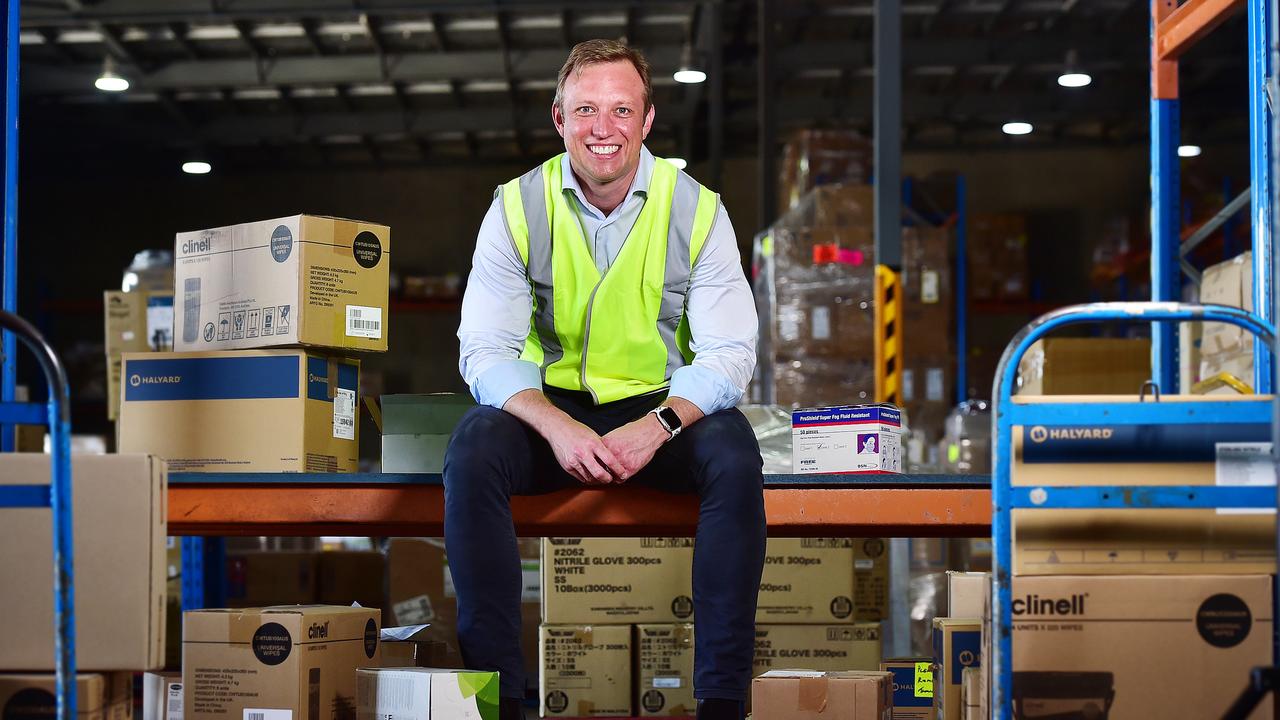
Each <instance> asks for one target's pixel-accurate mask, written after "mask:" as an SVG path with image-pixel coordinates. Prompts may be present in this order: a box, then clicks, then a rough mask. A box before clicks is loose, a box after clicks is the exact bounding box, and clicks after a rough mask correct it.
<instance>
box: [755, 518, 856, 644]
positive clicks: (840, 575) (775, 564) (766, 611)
mask: <svg viewBox="0 0 1280 720" xmlns="http://www.w3.org/2000/svg"><path fill="white" fill-rule="evenodd" d="M854 542H855V541H854V540H851V539H849V538H770V539H769V541H768V544H767V545H766V547H765V557H764V572H763V574H762V575H761V577H760V592H759V594H758V595H757V599H756V622H766V623H834V622H853V620H854V607H853V575H854V565H853V543H854Z"/></svg>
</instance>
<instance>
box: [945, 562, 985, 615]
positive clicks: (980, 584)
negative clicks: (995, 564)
mask: <svg viewBox="0 0 1280 720" xmlns="http://www.w3.org/2000/svg"><path fill="white" fill-rule="evenodd" d="M990 584H991V573H985V572H958V571H956V570H948V571H947V614H948V615H950V616H951V617H955V618H980V617H982V599H983V597H984V596H985V595H986V593H987V586H988V585H990Z"/></svg>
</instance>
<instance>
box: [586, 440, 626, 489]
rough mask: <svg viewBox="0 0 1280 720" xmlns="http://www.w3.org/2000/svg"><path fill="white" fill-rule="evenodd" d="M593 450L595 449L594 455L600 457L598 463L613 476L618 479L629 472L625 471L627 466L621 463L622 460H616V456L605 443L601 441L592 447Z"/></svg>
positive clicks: (623, 477)
mask: <svg viewBox="0 0 1280 720" xmlns="http://www.w3.org/2000/svg"><path fill="white" fill-rule="evenodd" d="M593 450H594V451H595V455H596V457H597V458H599V459H600V463H601V464H603V465H604V466H605V467H607V468H609V471H610V472H611V473H612V474H613V477H614V478H617V479H618V480H619V481H622V480H626V479H627V477H628V476H629V475H630V473H628V472H627V466H626V465H623V464H622V462H621V461H619V460H618V457H617V456H616V455H614V454H613V452H612V451H611V450H609V447H608V446H607V445H606V444H605V443H603V442H601V443H600V444H599V445H597V446H596V447H595V448H593Z"/></svg>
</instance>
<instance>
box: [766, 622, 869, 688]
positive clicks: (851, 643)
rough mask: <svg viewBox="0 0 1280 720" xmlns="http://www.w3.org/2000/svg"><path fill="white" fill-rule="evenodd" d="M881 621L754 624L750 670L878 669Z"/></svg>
mask: <svg viewBox="0 0 1280 720" xmlns="http://www.w3.org/2000/svg"><path fill="white" fill-rule="evenodd" d="M880 658H881V639H880V623H854V624H852V625H759V624H758V625H756V642H755V654H754V657H753V658H752V661H751V674H752V675H759V674H760V673H762V672H767V671H769V670H780V669H781V670H785V669H796V668H799V669H804V670H878V669H879V668H880Z"/></svg>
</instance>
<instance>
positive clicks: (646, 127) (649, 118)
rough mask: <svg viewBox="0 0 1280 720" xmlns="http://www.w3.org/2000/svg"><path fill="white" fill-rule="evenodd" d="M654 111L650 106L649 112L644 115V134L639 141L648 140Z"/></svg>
mask: <svg viewBox="0 0 1280 720" xmlns="http://www.w3.org/2000/svg"><path fill="white" fill-rule="evenodd" d="M655 111H656V108H655V107H654V106H652V105H650V106H649V112H647V113H645V114H644V132H643V133H642V134H641V136H640V138H641V140H647V139H648V138H649V130H651V129H652V128H653V116H654V114H655Z"/></svg>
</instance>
